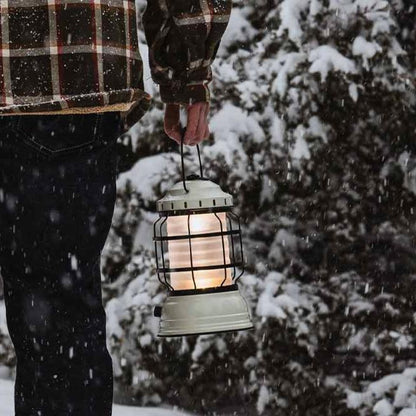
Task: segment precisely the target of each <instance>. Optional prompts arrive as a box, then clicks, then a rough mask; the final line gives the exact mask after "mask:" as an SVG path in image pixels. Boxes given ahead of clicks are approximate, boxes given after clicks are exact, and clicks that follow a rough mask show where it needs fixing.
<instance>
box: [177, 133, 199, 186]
mask: <svg viewBox="0 0 416 416" xmlns="http://www.w3.org/2000/svg"><path fill="white" fill-rule="evenodd" d="M180 130H181V166H182V182H183V189H185V192H189V190H188V188H187V187H186V183H185V162H184V157H183V140H184V138H185V133H186V127H182V126H180ZM196 148H197V151H198V160H199V172H200V177H201V179H204V174H203V171H202V162H201V151H200V149H199V144H197V145H196Z"/></svg>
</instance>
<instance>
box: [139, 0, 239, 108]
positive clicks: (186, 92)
mask: <svg viewBox="0 0 416 416" xmlns="http://www.w3.org/2000/svg"><path fill="white" fill-rule="evenodd" d="M231 10H232V0H148V2H147V7H146V10H145V12H144V14H143V26H144V30H145V35H146V40H147V43H148V45H149V64H150V69H151V73H152V78H153V80H154V81H155V82H156V83H158V84H160V95H161V99H162V101H164V102H177V103H190V102H191V101H209V99H210V93H209V88H208V83H209V82H210V81H211V80H212V72H211V64H212V62H213V60H214V58H215V55H216V53H217V50H218V47H219V44H220V41H221V37H222V35H223V33H224V31H225V29H226V27H227V24H228V22H229V18H230V14H231Z"/></svg>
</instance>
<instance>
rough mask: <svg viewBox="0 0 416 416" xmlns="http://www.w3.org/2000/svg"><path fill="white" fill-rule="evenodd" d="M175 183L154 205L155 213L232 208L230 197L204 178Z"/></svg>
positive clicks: (190, 178) (189, 178)
mask: <svg viewBox="0 0 416 416" xmlns="http://www.w3.org/2000/svg"><path fill="white" fill-rule="evenodd" d="M187 179H188V180H186V181H185V185H186V188H187V189H188V192H186V190H185V188H184V185H183V182H182V181H180V182H177V183H175V185H173V186H172V188H170V189H169V190H168V191H167V192H166V194H165V195H164V197H163V198H161V199H159V201H157V203H156V209H157V211H159V212H161V211H163V212H164V211H178V210H194V209H207V208H225V207H232V206H233V197H232V195H230V194H228V193H226V192H224V191H223V190H222V189H221V187H220V186H219V185H217V184H216V183H215V182H212V181H210V180H208V179H206V178H199V177H192V176H191V177H188V178H187Z"/></svg>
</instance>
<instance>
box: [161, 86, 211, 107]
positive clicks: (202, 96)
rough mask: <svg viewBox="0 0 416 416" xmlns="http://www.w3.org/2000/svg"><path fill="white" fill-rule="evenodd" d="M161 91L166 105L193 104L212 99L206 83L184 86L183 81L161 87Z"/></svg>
mask: <svg viewBox="0 0 416 416" xmlns="http://www.w3.org/2000/svg"><path fill="white" fill-rule="evenodd" d="M159 90H160V99H161V100H162V101H163V102H164V103H175V104H192V103H195V102H200V101H210V99H211V95H210V90H209V87H208V84H207V83H206V82H201V83H188V84H184V83H183V82H182V81H181V80H179V81H173V82H172V83H171V84H169V85H160V88H159Z"/></svg>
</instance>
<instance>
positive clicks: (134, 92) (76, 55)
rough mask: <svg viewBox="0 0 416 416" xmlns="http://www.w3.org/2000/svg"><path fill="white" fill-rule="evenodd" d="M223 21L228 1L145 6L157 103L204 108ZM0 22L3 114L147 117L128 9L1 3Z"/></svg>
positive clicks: (43, 0)
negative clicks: (94, 113) (96, 113)
mask: <svg viewBox="0 0 416 416" xmlns="http://www.w3.org/2000/svg"><path fill="white" fill-rule="evenodd" d="M230 11H231V0H148V4H147V7H146V10H145V12H144V14H143V25H144V29H145V35H146V39H147V41H148V44H149V58H150V67H151V73H152V78H153V80H154V81H155V82H156V83H158V84H160V92H161V98H162V101H164V102H173V101H175V102H189V101H190V100H194V101H207V100H209V90H208V87H207V83H208V82H209V81H210V80H211V78H212V74H211V69H210V64H211V63H212V60H213V59H214V57H215V53H216V51H217V48H218V46H219V42H220V39H221V36H222V33H223V31H224V30H225V27H226V25H227V22H228V19H229V15H230ZM0 16H1V21H0V42H1V48H0V114H22V113H32V114H33V113H39V112H52V113H54V112H65V113H68V112H69V113H71V112H84V111H85V112H88V111H114V109H115V108H116V109H118V110H120V108H122V110H123V111H124V114H125V116H126V120H127V125H129V126H130V125H132V124H134V123H135V122H136V121H138V120H139V119H140V118H141V116H142V115H143V114H144V113H145V112H146V111H147V109H148V108H149V105H150V101H151V98H152V97H151V95H149V94H148V93H146V92H145V91H144V88H143V63H142V60H141V57H140V53H139V49H138V39H137V25H136V10H135V3H134V0H0ZM120 105H121V106H120ZM127 110H128V111H127Z"/></svg>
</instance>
